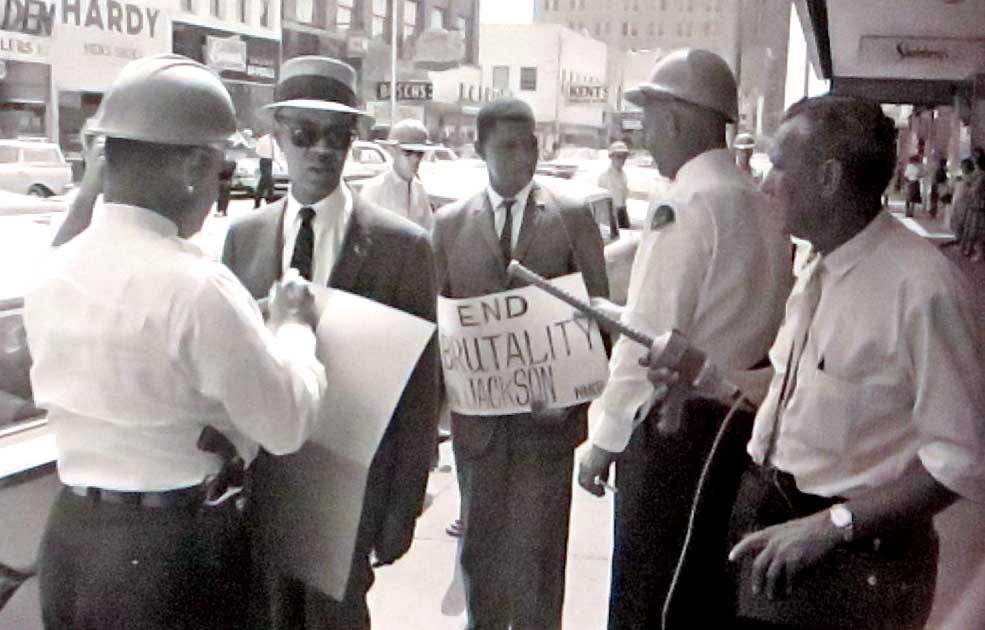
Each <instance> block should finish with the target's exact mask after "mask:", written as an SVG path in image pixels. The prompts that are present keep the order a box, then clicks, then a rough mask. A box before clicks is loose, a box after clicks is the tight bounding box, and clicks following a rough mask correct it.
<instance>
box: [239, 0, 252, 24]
mask: <svg viewBox="0 0 985 630" xmlns="http://www.w3.org/2000/svg"><path fill="white" fill-rule="evenodd" d="M236 8H237V13H238V16H239V21H240V22H242V23H243V24H249V23H250V0H236Z"/></svg>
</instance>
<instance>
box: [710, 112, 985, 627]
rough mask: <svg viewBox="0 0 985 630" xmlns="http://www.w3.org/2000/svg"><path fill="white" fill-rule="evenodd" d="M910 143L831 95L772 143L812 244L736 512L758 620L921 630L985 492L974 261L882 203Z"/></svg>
mask: <svg viewBox="0 0 985 630" xmlns="http://www.w3.org/2000/svg"><path fill="white" fill-rule="evenodd" d="M895 138H896V132H895V129H894V126H893V121H892V120H891V119H889V118H887V117H886V116H885V115H883V113H882V110H881V109H880V108H879V106H878V105H877V104H872V103H865V102H861V101H857V100H854V99H850V98H845V97H835V96H824V97H819V98H814V99H806V100H804V101H801V102H799V103H797V104H795V105H794V106H793V107H791V108H790V109H789V110H788V111H787V113H786V116H785V117H784V121H783V123H782V124H781V126H780V129H779V132H778V134H777V139H776V145H775V147H774V148H773V149H772V151H771V155H770V158H771V161H772V163H773V169H772V171H771V173H770V174H769V175H768V176H767V179H766V182H765V183H764V190H765V191H767V192H768V193H769V194H770V196H771V197H772V198H773V199H774V200H775V201H776V205H777V207H778V208H779V209H780V210H781V212H782V215H783V220H784V222H785V225H786V227H787V229H788V230H789V231H790V232H791V233H792V234H793V235H794V236H796V237H799V238H802V239H805V240H806V241H808V242H809V243H810V248H811V249H810V252H809V253H808V255H807V256H804V257H803V264H801V265H798V269H797V274H798V278H797V282H796V284H795V286H794V289H793V292H792V293H791V295H790V298H789V301H788V302H787V311H786V313H787V314H786V319H785V320H784V323H783V327H782V328H781V329H780V332H779V334H778V336H777V339H776V342H775V343H774V345H773V348H772V349H771V351H770V360H771V362H772V365H773V370H774V376H773V379H772V382H771V384H770V387H769V392H768V394H767V396H766V399H765V401H764V402H763V404H762V406H761V407H760V409H759V412H758V414H757V415H756V419H755V425H754V428H753V434H752V439H751V440H750V442H749V445H748V452H749V455H750V456H751V457H752V460H753V462H754V463H755V465H754V466H752V467H751V468H750V469H749V471H748V472H747V473H746V475H745V476H744V477H743V480H742V485H741V487H740V492H739V496H738V501H737V503H736V505H735V508H734V511H733V515H732V525H731V530H732V537H733V540H735V541H738V540H740V539H741V542H738V544H736V545H735V546H734V548H733V549H732V551H731V553H730V556H729V557H730V559H731V560H732V561H733V562H735V563H736V567H737V575H738V582H737V588H738V589H739V591H738V593H739V596H738V601H739V610H738V612H739V615H740V617H743V618H745V621H744V622H743V623H745V625H744V626H742V627H748V628H774V627H777V626H776V625H772V624H782V627H785V628H786V627H790V628H804V627H815V623H816V622H817V620H818V619H819V618H823V619H824V620H825V625H826V626H829V627H838V628H854V629H859V630H866V629H868V628H904V629H907V628H914V629H915V628H922V627H923V625H924V622H925V621H926V618H927V615H928V614H929V611H930V604H931V600H932V597H933V593H934V581H935V576H936V573H937V561H936V560H937V542H936V535H935V534H934V531H933V525H932V522H931V517H932V516H933V515H934V514H935V513H936V512H937V511H939V510H941V509H943V508H944V507H946V506H948V505H949V504H950V503H951V502H952V501H954V500H955V498H956V497H958V496H962V497H965V498H969V499H972V500H975V501H982V500H985V428H983V418H985V387H983V384H985V369H983V366H985V356H983V350H982V349H983V347H985V346H983V344H982V340H981V338H980V334H979V331H978V329H977V327H976V322H975V316H974V311H973V306H972V303H971V294H970V293H969V288H968V287H967V286H966V285H965V284H964V282H963V281H962V280H963V279H962V278H961V276H960V275H959V273H958V271H957V269H956V268H954V267H953V266H952V265H951V263H949V262H948V261H947V260H946V259H945V257H944V256H943V255H942V254H941V253H940V252H939V251H937V250H936V249H935V248H934V247H933V246H932V245H931V244H930V243H928V242H927V241H925V240H923V239H920V238H919V237H917V236H915V235H913V234H912V233H910V232H909V231H908V230H906V229H905V228H904V227H903V226H901V225H900V224H899V223H898V222H896V221H894V220H893V219H892V218H891V217H890V216H889V214H888V213H886V212H884V211H883V210H882V205H881V202H880V197H881V194H882V192H883V190H884V189H885V187H886V185H887V184H888V182H889V179H890V177H891V176H892V172H893V165H894V163H895V145H896V143H895ZM750 532H753V533H750Z"/></svg>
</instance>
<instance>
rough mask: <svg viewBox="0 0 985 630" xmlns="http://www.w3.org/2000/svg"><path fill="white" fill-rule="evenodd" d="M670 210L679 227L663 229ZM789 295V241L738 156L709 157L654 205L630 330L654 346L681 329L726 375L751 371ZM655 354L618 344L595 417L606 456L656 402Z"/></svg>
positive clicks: (636, 265)
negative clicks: (648, 362)
mask: <svg viewBox="0 0 985 630" xmlns="http://www.w3.org/2000/svg"><path fill="white" fill-rule="evenodd" d="M661 206H669V207H670V208H671V209H672V212H673V215H674V219H673V221H671V222H669V223H663V224H661V223H660V222H659V221H658V222H657V223H658V224H657V225H654V215H655V212H656V209H657V208H659V207H661ZM659 216H660V215H658V218H659ZM664 216H666V211H664ZM789 288H790V241H789V239H787V238H785V237H784V236H783V235H782V234H781V232H780V227H779V225H778V224H777V222H776V221H775V219H774V218H773V217H771V216H770V215H769V212H768V210H767V208H766V202H765V199H764V198H763V196H762V195H761V194H760V193H759V192H758V191H757V190H756V189H755V188H754V187H753V186H752V185H751V184H750V182H749V180H748V178H746V177H745V176H743V175H742V173H740V172H739V171H738V169H736V167H735V162H734V161H733V159H732V155H731V153H729V151H728V150H726V149H718V150H713V151H707V152H705V153H702V154H701V155H699V156H697V157H695V158H693V159H692V160H690V161H689V162H687V163H686V164H685V165H684V166H683V167H681V169H680V170H679V171H678V173H677V177H676V179H675V180H674V181H673V183H672V184H671V186H670V187H669V188H668V189H667V190H666V192H665V193H664V195H662V196H655V197H654V198H653V199H651V203H650V209H649V211H648V213H647V221H646V226H645V227H644V230H643V234H642V237H641V240H640V245H639V249H638V250H637V252H636V258H635V259H634V260H633V269H632V273H631V276H630V280H629V294H628V298H627V301H626V308H625V310H624V311H623V322H624V323H626V324H629V325H630V326H635V327H636V328H638V329H640V330H643V331H644V332H647V333H649V334H651V335H654V336H656V335H659V334H661V333H665V332H668V331H670V330H674V329H676V330H678V331H680V332H681V333H683V334H684V335H685V336H686V337H688V339H690V341H691V342H692V343H693V344H694V345H696V346H697V347H698V348H700V349H701V350H703V351H704V352H705V353H706V354H707V355H708V358H709V359H710V360H711V361H712V362H714V363H715V364H716V365H718V366H719V367H722V368H726V369H730V370H746V369H749V368H751V367H753V366H754V365H755V364H756V363H758V362H759V361H761V360H763V359H764V358H765V357H766V354H767V351H768V350H769V348H770V344H771V343H772V341H773V337H774V335H775V334H776V330H777V327H778V326H779V324H780V322H781V320H782V318H783V305H784V301H785V300H786V297H787V294H788V292H789ZM647 350H648V349H647V348H644V347H643V346H641V345H639V344H638V343H636V342H635V341H632V340H630V339H627V338H625V337H620V338H619V340H618V341H617V342H616V344H615V347H614V348H613V350H612V359H611V361H610V364H609V381H608V383H607V384H606V387H605V391H604V392H603V393H602V396H601V397H599V398H598V399H597V400H595V401H594V402H593V403H592V405H591V407H590V408H589V419H590V424H591V426H592V443H593V444H595V445H596V446H598V447H600V448H603V449H605V450H607V451H610V452H616V453H618V452H622V451H623V450H624V449H625V448H626V445H627V444H628V443H629V439H630V436H631V435H632V431H633V420H634V418H635V416H636V414H637V410H639V409H640V408H641V407H643V406H644V405H646V404H648V401H649V399H650V396H651V394H652V392H653V386H652V385H651V384H650V382H649V381H648V380H647V378H646V370H645V369H644V368H641V367H640V365H639V362H638V361H639V359H640V358H642V357H643V356H644V355H646V353H647Z"/></svg>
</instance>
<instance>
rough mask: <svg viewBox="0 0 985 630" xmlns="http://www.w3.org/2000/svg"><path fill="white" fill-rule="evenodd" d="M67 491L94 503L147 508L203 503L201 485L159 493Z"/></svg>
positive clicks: (78, 488) (86, 488)
mask: <svg viewBox="0 0 985 630" xmlns="http://www.w3.org/2000/svg"><path fill="white" fill-rule="evenodd" d="M66 488H68V489H69V491H70V492H71V493H72V494H74V495H76V496H80V497H85V498H87V499H90V500H92V501H95V502H103V503H117V504H123V505H139V506H142V507H149V508H171V507H187V506H190V505H201V504H202V503H203V502H204V501H205V489H204V488H203V487H202V486H201V485H196V486H191V487H189V488H179V489H177V490H163V491H159V492H121V491H119V490H106V489H105V488H93V487H91V486H66Z"/></svg>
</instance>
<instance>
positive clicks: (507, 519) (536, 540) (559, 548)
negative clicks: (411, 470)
mask: <svg viewBox="0 0 985 630" xmlns="http://www.w3.org/2000/svg"><path fill="white" fill-rule="evenodd" d="M510 429H511V427H508V426H500V427H497V430H496V431H495V432H494V433H493V435H492V437H491V440H492V442H491V444H490V445H489V446H488V448H487V449H486V450H485V451H484V452H482V453H481V454H480V455H474V454H471V453H468V452H467V451H465V450H464V449H462V448H461V447H460V445H459V443H458V441H457V439H456V440H452V446H453V447H454V449H455V462H456V465H457V467H458V484H459V488H460V490H461V493H462V502H461V514H462V525H463V528H464V531H463V534H462V537H461V539H460V540H459V562H460V563H461V567H462V575H463V578H464V580H463V581H464V586H465V602H466V609H467V611H468V625H467V626H466V627H467V628H468V629H469V630H507V629H509V628H512V630H557V629H559V628H560V627H561V609H562V606H563V603H564V571H565V566H566V562H567V554H568V516H569V514H570V512H571V473H572V470H573V468H574V451H573V450H572V449H570V448H561V449H558V450H556V451H555V452H545V451H544V450H538V449H532V448H530V447H529V445H527V446H526V448H525V447H524V446H525V445H524V444H520V443H518V440H516V439H514V438H515V436H514V434H513V431H511V430H510Z"/></svg>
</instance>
